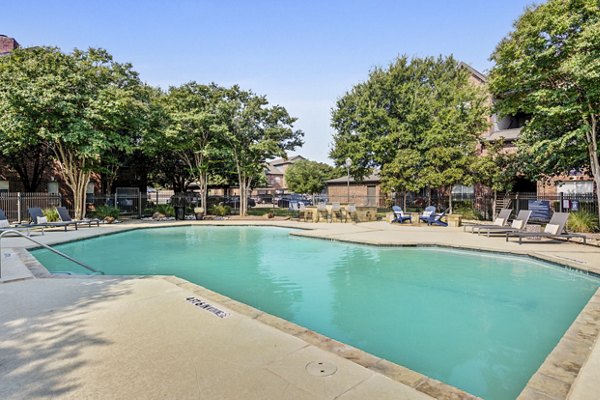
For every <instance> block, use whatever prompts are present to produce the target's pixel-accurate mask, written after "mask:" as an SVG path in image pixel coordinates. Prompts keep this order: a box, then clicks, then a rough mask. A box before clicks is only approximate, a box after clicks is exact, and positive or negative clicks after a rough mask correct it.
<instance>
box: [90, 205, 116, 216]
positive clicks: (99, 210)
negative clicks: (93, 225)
mask: <svg viewBox="0 0 600 400" xmlns="http://www.w3.org/2000/svg"><path fill="white" fill-rule="evenodd" d="M94 215H95V216H96V218H100V219H104V218H106V217H112V218H114V219H118V218H119V217H120V216H121V210H119V209H118V208H117V207H112V206H107V205H104V206H98V207H96V211H95V212H94Z"/></svg>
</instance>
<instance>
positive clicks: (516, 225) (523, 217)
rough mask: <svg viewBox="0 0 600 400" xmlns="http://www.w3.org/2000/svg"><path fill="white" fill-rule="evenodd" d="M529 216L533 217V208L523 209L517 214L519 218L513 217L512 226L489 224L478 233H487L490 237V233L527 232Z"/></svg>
mask: <svg viewBox="0 0 600 400" xmlns="http://www.w3.org/2000/svg"><path fill="white" fill-rule="evenodd" d="M529 217H531V210H521V211H519V214H518V215H517V218H515V219H513V221H512V223H511V225H510V226H489V227H487V228H482V226H480V229H478V230H477V234H478V235H481V234H482V233H485V234H486V235H487V237H490V234H492V235H494V234H499V233H501V234H505V233H512V232H526V230H525V229H526V228H527V223H528V222H529Z"/></svg>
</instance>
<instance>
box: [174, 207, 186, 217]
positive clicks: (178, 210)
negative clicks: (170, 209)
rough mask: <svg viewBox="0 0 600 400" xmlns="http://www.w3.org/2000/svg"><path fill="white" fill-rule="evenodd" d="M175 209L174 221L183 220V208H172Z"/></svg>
mask: <svg viewBox="0 0 600 400" xmlns="http://www.w3.org/2000/svg"><path fill="white" fill-rule="evenodd" d="M174 208H175V219H176V220H184V219H185V207H174Z"/></svg>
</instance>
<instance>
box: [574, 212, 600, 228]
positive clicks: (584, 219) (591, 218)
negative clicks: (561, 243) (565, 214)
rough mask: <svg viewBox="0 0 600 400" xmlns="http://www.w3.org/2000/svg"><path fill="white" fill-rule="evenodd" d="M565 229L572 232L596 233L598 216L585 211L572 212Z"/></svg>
mask: <svg viewBox="0 0 600 400" xmlns="http://www.w3.org/2000/svg"><path fill="white" fill-rule="evenodd" d="M567 228H568V229H569V230H570V231H573V232H596V231H597V230H598V216H597V215H596V214H592V213H591V212H589V211H585V210H581V211H577V212H573V213H571V214H569V219H568V221H567Z"/></svg>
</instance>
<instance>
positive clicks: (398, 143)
mask: <svg viewBox="0 0 600 400" xmlns="http://www.w3.org/2000/svg"><path fill="white" fill-rule="evenodd" d="M486 101H487V98H486V94H485V92H484V90H483V88H481V87H478V86H476V85H475V84H472V83H471V82H469V72H468V71H467V69H466V68H464V67H462V66H461V65H460V64H459V63H458V62H456V60H454V59H453V58H452V57H447V58H444V57H439V58H431V57H428V58H422V59H421V58H414V59H412V60H409V59H408V58H407V57H405V56H404V57H400V58H398V59H397V60H396V61H395V62H394V63H393V64H391V65H390V66H389V67H388V68H386V69H383V68H375V69H374V70H373V71H372V72H371V73H370V74H369V79H368V80H367V81H366V82H363V83H359V84H358V85H356V86H355V87H354V88H353V89H352V90H351V91H350V92H348V93H346V94H345V95H344V96H343V97H342V98H341V99H340V100H339V101H338V102H337V104H336V108H335V109H334V110H333V114H332V126H333V127H334V128H335V130H336V131H337V132H336V133H335V135H334V144H333V149H332V150H331V153H330V156H331V158H333V159H334V161H335V162H336V165H338V166H339V165H343V164H344V160H345V159H346V157H350V158H351V159H352V161H353V163H352V167H351V172H352V175H353V176H354V177H355V178H361V177H364V176H365V175H366V174H367V173H369V171H370V170H372V169H374V168H377V169H379V170H380V176H381V179H382V183H383V185H384V187H385V188H386V189H388V190H390V191H407V190H408V191H418V190H420V189H423V188H438V187H442V186H445V187H451V186H452V185H454V184H457V183H462V184H470V183H471V181H472V176H473V175H472V167H473V166H472V164H473V162H474V160H475V157H476V156H475V148H476V144H477V142H478V139H479V135H480V134H481V133H482V132H483V131H485V129H486V127H487V119H486V115H488V112H487V106H486Z"/></svg>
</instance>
